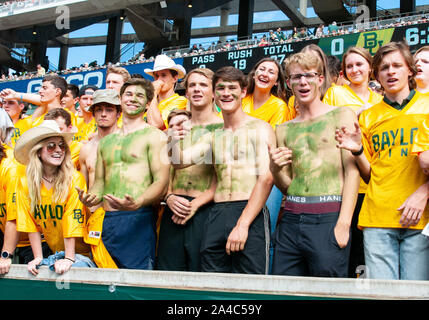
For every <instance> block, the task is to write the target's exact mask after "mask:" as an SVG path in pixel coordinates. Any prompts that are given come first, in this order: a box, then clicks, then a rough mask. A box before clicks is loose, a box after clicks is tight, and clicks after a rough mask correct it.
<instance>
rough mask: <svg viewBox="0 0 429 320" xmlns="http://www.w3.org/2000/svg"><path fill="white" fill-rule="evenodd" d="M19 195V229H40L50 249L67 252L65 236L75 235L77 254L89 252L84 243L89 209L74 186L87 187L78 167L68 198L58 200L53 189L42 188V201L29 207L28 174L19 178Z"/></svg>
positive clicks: (17, 199)
mask: <svg viewBox="0 0 429 320" xmlns="http://www.w3.org/2000/svg"><path fill="white" fill-rule="evenodd" d="M18 185H19V187H18V189H17V194H16V209H17V219H16V228H17V230H18V231H20V232H41V233H43V234H44V237H45V240H46V242H47V243H48V245H49V248H50V249H51V250H52V251H53V252H56V251H64V238H76V244H75V248H76V249H75V250H76V253H80V254H84V255H89V252H90V248H89V246H88V245H87V244H85V243H84V242H83V235H84V226H85V223H86V210H85V208H84V206H83V204H82V203H81V202H80V201H79V196H78V193H77V191H76V189H75V187H79V188H80V189H82V190H86V182H85V178H84V177H83V176H82V174H81V173H80V172H78V171H76V170H74V171H73V178H72V182H71V184H70V189H69V192H68V195H67V197H66V199H65V200H64V201H63V202H61V203H55V202H54V200H53V199H52V198H53V188H52V189H50V190H48V189H47V188H46V187H45V186H44V185H42V187H41V191H40V192H41V202H40V203H39V204H37V205H36V207H35V208H34V209H31V208H30V198H29V192H28V185H27V177H26V176H25V175H21V176H20V177H19V182H18Z"/></svg>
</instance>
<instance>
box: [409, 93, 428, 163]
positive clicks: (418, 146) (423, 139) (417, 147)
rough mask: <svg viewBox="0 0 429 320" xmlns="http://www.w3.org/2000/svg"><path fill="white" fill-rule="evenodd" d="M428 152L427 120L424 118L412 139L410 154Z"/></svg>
mask: <svg viewBox="0 0 429 320" xmlns="http://www.w3.org/2000/svg"><path fill="white" fill-rule="evenodd" d="M421 95H426V96H429V92H428V93H421ZM427 150H429V119H428V117H426V118H425V119H424V120H423V122H422V125H421V128H420V130H419V131H418V132H417V134H416V137H415V138H414V143H413V147H412V148H411V153H412V154H415V155H418V154H419V153H420V152H423V151H427Z"/></svg>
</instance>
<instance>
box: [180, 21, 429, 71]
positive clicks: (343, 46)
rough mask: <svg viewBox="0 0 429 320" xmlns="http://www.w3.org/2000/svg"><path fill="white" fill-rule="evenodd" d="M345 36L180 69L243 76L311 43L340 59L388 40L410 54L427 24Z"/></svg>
mask: <svg viewBox="0 0 429 320" xmlns="http://www.w3.org/2000/svg"><path fill="white" fill-rule="evenodd" d="M350 32H351V33H349V34H344V35H338V36H335V37H324V38H320V39H309V40H295V41H293V42H290V43H278V44H272V45H269V46H262V47H259V46H255V47H244V48H240V49H239V50H230V51H221V52H216V53H208V54H203V55H195V56H187V57H184V58H183V66H184V67H185V69H186V70H187V71H190V70H192V69H195V68H210V69H212V70H213V71H216V70H217V69H219V68H221V67H224V66H233V67H236V68H238V69H240V70H242V71H243V72H244V73H249V72H250V70H251V69H252V67H253V66H254V65H255V64H256V63H257V62H258V61H259V60H261V59H262V58H265V57H272V58H274V59H277V60H278V61H279V62H280V63H282V62H283V60H284V59H285V58H287V57H288V56H289V55H291V54H294V53H297V52H299V51H301V49H302V48H304V47H305V46H307V45H309V44H311V43H313V44H316V45H318V46H319V47H320V48H322V50H323V51H324V52H325V53H326V54H327V55H334V56H337V57H338V58H340V59H341V57H342V55H343V54H344V52H346V51H347V49H348V48H349V47H351V46H357V47H363V48H366V49H368V51H369V52H370V53H371V54H372V55H374V54H375V52H377V50H378V48H379V47H381V46H382V45H385V44H387V43H389V42H392V41H404V40H405V41H406V42H407V43H408V44H409V46H410V49H411V51H412V52H414V51H416V50H417V49H418V48H420V47H421V46H424V45H429V23H421V24H414V25H406V26H398V27H392V28H386V29H380V30H370V31H366V32H356V33H354V32H353V30H351V31H350Z"/></svg>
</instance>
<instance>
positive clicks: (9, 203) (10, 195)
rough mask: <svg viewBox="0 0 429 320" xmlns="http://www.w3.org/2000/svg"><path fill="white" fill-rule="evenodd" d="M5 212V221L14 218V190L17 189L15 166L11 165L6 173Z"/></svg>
mask: <svg viewBox="0 0 429 320" xmlns="http://www.w3.org/2000/svg"><path fill="white" fill-rule="evenodd" d="M6 180H7V184H6V188H5V196H6V212H7V221H13V220H16V191H17V190H18V178H17V167H16V165H11V167H10V168H9V170H8V171H7V175H6Z"/></svg>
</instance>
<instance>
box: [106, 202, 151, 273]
mask: <svg viewBox="0 0 429 320" xmlns="http://www.w3.org/2000/svg"><path fill="white" fill-rule="evenodd" d="M101 239H102V241H103V243H104V246H105V247H106V249H107V251H108V252H109V254H110V256H111V257H112V259H113V261H115V263H116V265H117V266H118V268H125V269H146V270H152V269H153V267H154V261H155V246H156V233H155V215H154V212H153V209H152V207H143V208H140V209H138V210H136V211H106V214H105V216H104V221H103V233H102V235H101Z"/></svg>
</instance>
